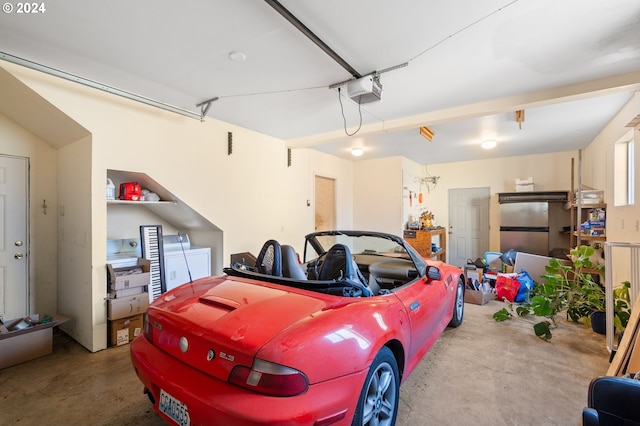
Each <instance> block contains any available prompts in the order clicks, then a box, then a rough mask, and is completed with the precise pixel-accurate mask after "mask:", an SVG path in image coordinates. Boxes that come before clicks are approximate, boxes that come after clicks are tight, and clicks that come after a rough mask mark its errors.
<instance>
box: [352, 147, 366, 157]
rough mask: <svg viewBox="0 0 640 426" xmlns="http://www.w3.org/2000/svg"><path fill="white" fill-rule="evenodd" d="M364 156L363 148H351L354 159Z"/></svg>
mask: <svg viewBox="0 0 640 426" xmlns="http://www.w3.org/2000/svg"><path fill="white" fill-rule="evenodd" d="M362 154H364V149H362V148H357V147H355V148H351V155H353V156H354V157H360V156H362Z"/></svg>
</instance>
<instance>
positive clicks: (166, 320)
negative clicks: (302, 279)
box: [145, 276, 327, 380]
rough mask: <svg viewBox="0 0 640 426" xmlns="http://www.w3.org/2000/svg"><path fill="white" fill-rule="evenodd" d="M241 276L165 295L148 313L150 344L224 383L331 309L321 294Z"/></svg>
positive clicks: (214, 279)
mask: <svg viewBox="0 0 640 426" xmlns="http://www.w3.org/2000/svg"><path fill="white" fill-rule="evenodd" d="M291 290H292V291H288V290H284V289H280V288H276V287H275V286H274V287H272V286H266V285H262V284H261V283H260V282H258V281H253V280H249V279H242V278H237V277H227V276H223V277H209V278H203V279H201V280H197V281H195V282H194V283H192V284H186V285H183V286H181V287H179V288H178V289H176V290H174V291H171V292H169V293H166V294H164V295H162V296H161V297H160V298H159V299H157V300H156V301H154V302H153V304H152V305H151V307H150V308H149V310H148V312H147V315H148V318H147V320H148V324H147V329H146V332H145V336H146V337H147V339H149V340H151V341H152V342H153V344H154V345H155V346H157V347H158V348H160V349H162V350H164V351H165V352H167V353H169V354H171V355H172V356H174V357H175V358H177V359H179V360H181V361H183V362H185V363H186V364H189V365H190V366H192V367H194V368H197V369H199V370H201V371H203V372H205V373H207V374H210V375H212V376H214V377H217V378H219V379H221V380H227V378H228V376H229V373H230V372H231V370H232V369H233V367H234V366H235V365H238V364H241V365H245V366H251V364H252V362H253V358H254V356H255V354H256V353H257V352H258V350H259V349H260V348H261V347H262V346H263V345H264V344H265V343H267V342H268V341H269V340H271V339H272V338H273V337H275V336H277V335H278V334H280V333H282V332H283V331H284V330H285V329H287V328H288V327H290V326H291V325H293V324H295V323H296V322H298V321H300V320H302V319H304V318H306V317H309V316H310V315H312V314H313V313H315V312H318V311H320V310H322V309H323V308H325V307H326V306H327V303H326V301H325V300H323V297H322V296H321V295H317V297H314V296H311V295H309V293H307V292H304V291H300V292H296V290H295V289H291Z"/></svg>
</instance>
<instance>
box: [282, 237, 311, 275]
mask: <svg viewBox="0 0 640 426" xmlns="http://www.w3.org/2000/svg"><path fill="white" fill-rule="evenodd" d="M281 249H282V276H284V277H287V278H293V279H296V280H306V279H307V274H306V273H305V271H304V269H303V268H302V265H300V263H299V262H298V254H297V253H296V250H295V249H294V248H293V247H291V246H288V245H283V246H282V247H281Z"/></svg>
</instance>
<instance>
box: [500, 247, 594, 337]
mask: <svg viewBox="0 0 640 426" xmlns="http://www.w3.org/2000/svg"><path fill="white" fill-rule="evenodd" d="M594 252H595V251H594V248H593V247H591V246H580V247H578V248H576V249H573V250H571V259H572V265H565V264H563V263H562V262H561V261H560V260H558V259H553V258H552V259H551V260H550V261H549V265H547V266H546V267H545V270H546V272H547V273H546V274H545V275H544V276H543V278H544V282H542V283H539V284H536V285H535V286H534V288H533V290H532V291H531V294H530V295H529V297H528V298H527V301H526V302H525V303H522V304H520V305H518V306H517V307H516V309H515V312H516V314H517V315H519V316H528V315H535V316H537V317H542V318H544V319H542V320H541V321H539V322H536V323H535V324H534V325H533V329H534V331H535V333H536V336H538V337H540V338H541V339H543V340H549V339H551V337H552V332H551V329H553V328H556V327H557V324H556V317H557V315H558V314H559V313H560V312H563V311H565V310H566V314H567V317H568V318H570V319H571V320H573V321H578V320H579V319H581V318H587V317H588V316H589V315H590V314H591V312H592V311H593V310H594V308H593V304H595V303H596V302H599V301H600V299H599V298H600V294H599V293H598V290H597V289H598V288H600V290H601V291H602V288H601V287H600V285H599V284H598V283H596V282H595V281H594V280H593V276H592V274H591V272H590V271H591V270H593V269H595V268H594V265H593V263H592V262H591V261H590V260H589V257H590V256H592V255H593V254H594ZM602 268H603V266H599V267H598V269H600V270H601V269H602ZM602 296H604V291H602ZM591 299H593V300H592V301H590V300H591ZM601 300H602V307H604V297H602V299H601ZM592 302H593V303H592ZM512 312H513V304H509V305H508V307H507V308H504V309H501V310H500V311H498V312H496V313H495V314H494V315H493V318H494V319H495V320H496V321H505V320H507V319H509V318H511V317H512Z"/></svg>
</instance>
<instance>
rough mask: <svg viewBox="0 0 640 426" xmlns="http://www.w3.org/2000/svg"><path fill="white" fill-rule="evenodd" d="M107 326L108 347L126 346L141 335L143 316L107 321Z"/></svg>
mask: <svg viewBox="0 0 640 426" xmlns="http://www.w3.org/2000/svg"><path fill="white" fill-rule="evenodd" d="M107 326H108V327H107V328H108V329H109V330H108V333H109V346H120V345H126V344H127V343H129V342H130V341H132V340H133V339H134V338H136V337H137V336H138V335H140V334H141V333H142V328H143V327H144V314H138V315H134V316H131V317H128V318H121V319H117V320H109V321H108V324H107Z"/></svg>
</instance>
